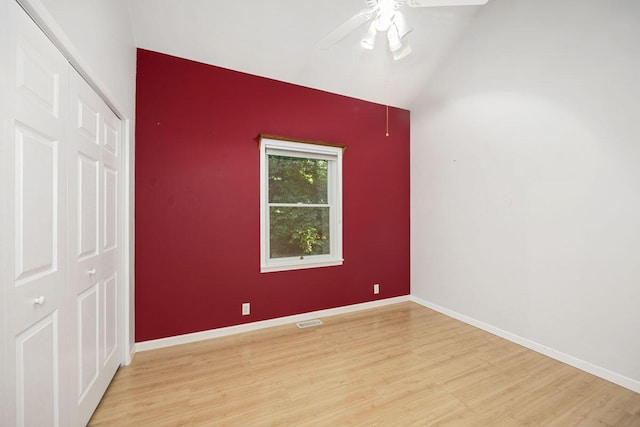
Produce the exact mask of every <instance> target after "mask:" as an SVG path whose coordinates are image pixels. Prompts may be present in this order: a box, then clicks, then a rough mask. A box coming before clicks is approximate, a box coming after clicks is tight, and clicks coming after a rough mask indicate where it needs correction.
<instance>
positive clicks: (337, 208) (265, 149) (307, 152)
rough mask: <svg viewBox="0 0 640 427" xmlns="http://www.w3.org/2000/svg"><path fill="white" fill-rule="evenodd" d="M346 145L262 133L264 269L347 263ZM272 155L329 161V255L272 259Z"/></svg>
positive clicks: (261, 253)
mask: <svg viewBox="0 0 640 427" xmlns="http://www.w3.org/2000/svg"><path fill="white" fill-rule="evenodd" d="M344 148H345V147H342V146H335V145H328V144H327V145H325V144H323V143H317V142H306V141H292V140H289V139H278V137H272V136H269V137H267V136H260V272H261V273H268V272H272V271H287V270H300V269H304V268H316V267H329V266H336V265H342V264H343V261H344V260H343V258H342V155H343V151H344ZM270 154H276V155H282V156H288V157H301V158H307V159H310V158H315V159H324V160H328V168H329V170H328V177H327V178H328V179H327V181H328V199H329V200H328V205H329V227H330V228H329V246H330V252H329V254H324V255H308V256H304V257H287V258H270V255H269V254H270V247H269V246H270V227H269V224H270V221H269V213H270V211H269V206H270V204H269V170H268V169H269V162H268V156H269V155H270Z"/></svg>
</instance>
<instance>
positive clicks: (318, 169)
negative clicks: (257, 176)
mask: <svg viewBox="0 0 640 427" xmlns="http://www.w3.org/2000/svg"><path fill="white" fill-rule="evenodd" d="M328 163H329V162H328V161H327V160H321V159H303V158H299V157H283V156H275V155H269V203H304V204H320V203H327V200H328V192H327V172H328Z"/></svg>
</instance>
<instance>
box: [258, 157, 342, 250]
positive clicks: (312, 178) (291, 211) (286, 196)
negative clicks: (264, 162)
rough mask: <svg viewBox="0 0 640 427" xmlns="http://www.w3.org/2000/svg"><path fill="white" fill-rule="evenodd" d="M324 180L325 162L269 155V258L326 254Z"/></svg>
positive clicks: (326, 215)
mask: <svg viewBox="0 0 640 427" xmlns="http://www.w3.org/2000/svg"><path fill="white" fill-rule="evenodd" d="M327 179H328V161H327V160H323V159H307V158H299V157H285V156H278V155H269V210H270V212H269V219H270V224H269V226H270V231H271V234H270V252H271V253H270V257H271V258H283V257H292V256H306V255H321V254H328V253H329V252H330V240H329V239H330V226H329V223H330V220H329V205H328V181H327ZM291 204H295V206H290V205H291ZM274 205H275V206H274Z"/></svg>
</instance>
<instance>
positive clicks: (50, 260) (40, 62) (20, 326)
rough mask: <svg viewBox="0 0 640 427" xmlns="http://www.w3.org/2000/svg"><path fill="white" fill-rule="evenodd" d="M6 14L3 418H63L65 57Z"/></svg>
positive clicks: (9, 421) (18, 14)
mask: <svg viewBox="0 0 640 427" xmlns="http://www.w3.org/2000/svg"><path fill="white" fill-rule="evenodd" d="M8 15H9V16H8V18H9V19H8V26H10V27H11V28H9V29H8V31H7V34H8V37H7V40H5V41H4V42H6V43H7V44H6V45H5V47H7V46H8V49H7V51H5V55H6V56H8V59H9V60H8V61H7V67H6V70H7V82H6V86H5V87H6V96H7V104H6V105H7V112H6V116H5V131H6V133H5V139H4V142H3V144H5V146H4V148H5V150H3V154H4V155H6V159H5V161H4V162H3V165H6V167H7V169H8V170H7V171H5V176H6V177H7V178H8V182H5V183H3V185H4V186H6V187H5V191H7V192H8V194H9V200H11V201H13V203H14V205H13V209H8V213H7V217H8V218H7V219H6V221H5V222H4V223H3V224H2V225H1V226H2V227H3V231H4V232H5V233H2V234H3V236H7V240H8V243H7V244H6V247H8V249H9V253H8V254H6V260H7V261H6V264H5V265H7V266H8V267H7V268H6V271H4V272H3V277H2V279H3V280H2V286H4V288H5V289H4V290H5V303H6V305H5V309H6V313H5V314H6V328H7V333H6V337H5V342H6V349H5V350H6V375H7V390H8V392H7V408H9V409H8V410H7V414H6V415H7V418H6V425H17V426H66V425H69V424H70V423H69V420H70V418H69V417H70V414H69V412H67V411H65V409H64V402H65V401H68V398H69V396H68V395H67V394H66V393H67V392H66V390H68V389H69V388H68V385H67V384H66V383H65V381H66V380H67V379H66V377H65V376H64V368H63V365H64V363H65V362H64V360H65V358H66V357H67V356H68V355H69V354H68V351H69V349H70V346H69V342H68V341H65V339H66V337H65V336H64V334H62V333H61V331H63V330H68V329H69V325H70V324H69V317H68V316H67V313H68V312H69V310H68V307H65V304H68V302H67V301H68V298H67V297H68V295H69V290H68V288H67V281H66V265H67V256H66V240H67V239H66V236H67V228H66V226H67V221H66V211H67V206H66V205H67V193H66V179H67V177H66V163H67V156H66V144H67V141H66V135H67V132H66V129H67V121H68V117H67V111H68V110H67V107H68V97H67V93H68V87H67V85H68V63H67V61H66V60H65V58H64V57H63V56H62V55H61V54H60V53H59V52H58V50H57V49H56V48H55V47H54V46H53V44H52V43H51V42H50V41H49V40H48V39H47V37H45V36H44V34H43V33H42V32H41V31H40V30H39V28H38V27H37V26H36V25H35V24H34V23H33V21H32V20H31V19H30V18H29V17H28V16H27V15H26V14H25V13H24V12H23V11H22V10H21V9H20V7H19V6H17V4H16V3H15V2H10V4H9V5H8ZM4 59H6V58H3V60H4ZM61 403H62V404H61Z"/></svg>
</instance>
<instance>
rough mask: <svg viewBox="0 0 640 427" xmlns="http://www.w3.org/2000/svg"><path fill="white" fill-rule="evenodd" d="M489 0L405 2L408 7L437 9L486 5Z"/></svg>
mask: <svg viewBox="0 0 640 427" xmlns="http://www.w3.org/2000/svg"><path fill="white" fill-rule="evenodd" d="M488 1H489V0H407V6H410V7H437V6H478V5H483V4H486V3H487V2H488Z"/></svg>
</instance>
